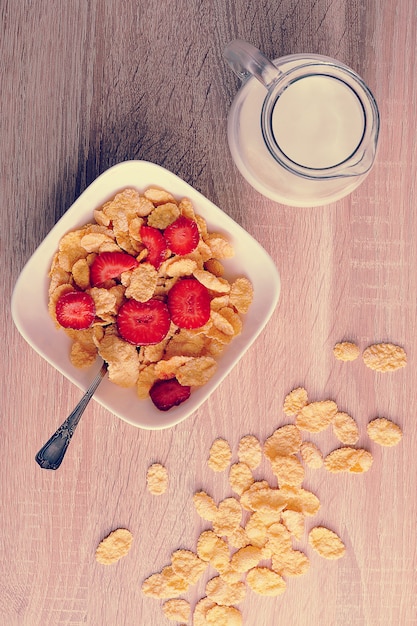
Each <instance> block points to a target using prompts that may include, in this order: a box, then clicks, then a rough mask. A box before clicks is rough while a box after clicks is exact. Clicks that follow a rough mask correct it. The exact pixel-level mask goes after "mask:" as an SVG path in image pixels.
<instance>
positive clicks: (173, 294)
mask: <svg viewBox="0 0 417 626" xmlns="http://www.w3.org/2000/svg"><path fill="white" fill-rule="evenodd" d="M210 301H211V298H210V294H209V291H208V289H207V287H205V286H204V285H202V284H201V283H200V282H199V281H198V280H196V279H195V278H183V279H181V280H179V281H178V282H176V283H175V285H174V286H173V287H171V289H170V290H169V292H168V309H169V312H170V315H171V319H172V321H173V322H174V324H176V325H177V326H179V327H180V328H200V326H204V324H205V323H206V322H208V320H209V318H210Z"/></svg>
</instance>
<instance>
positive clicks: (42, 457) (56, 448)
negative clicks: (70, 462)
mask: <svg viewBox="0 0 417 626" xmlns="http://www.w3.org/2000/svg"><path fill="white" fill-rule="evenodd" d="M106 372H107V363H103V365H102V366H101V369H100V371H99V372H98V374H97V376H96V377H95V378H94V380H93V382H92V383H91V385H90V386H89V388H88V389H87V391H86V392H85V394H84V395H83V397H82V398H81V400H80V401H79V403H78V404H77V406H76V407H75V409H74V410H73V411H72V413H70V414H69V415H68V417H67V419H66V420H65V422H64V423H63V424H61V426H60V427H59V428H58V430H57V431H56V432H55V433H54V434H53V435H52V437H51V438H50V439H49V440H48V441H47V442H46V443H45V445H44V446H43V447H42V448H41V449H40V450H39V452H38V453H37V455H36V456H35V460H36V462H37V463H39V465H40V466H41V467H42V468H43V469H51V470H56V469H58V467H59V466H60V465H61V463H62V461H63V458H64V456H65V453H66V451H67V448H68V446H69V444H70V441H71V438H72V436H73V434H74V431H75V429H76V428H77V426H78V422H79V421H80V419H81V416H82V414H83V413H84V409H85V408H86V406H87V404H88V403H89V402H90V400H91V398H92V397H93V394H94V392H95V390H96V389H97V387H98V386H99V384H100V382H101V381H102V380H103V377H104V375H105V373H106Z"/></svg>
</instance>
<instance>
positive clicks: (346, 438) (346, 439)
mask: <svg viewBox="0 0 417 626" xmlns="http://www.w3.org/2000/svg"><path fill="white" fill-rule="evenodd" d="M332 426H333V432H334V434H335V435H336V437H337V438H338V439H339V441H340V442H341V443H344V444H347V445H354V444H355V443H356V442H357V441H358V439H359V428H358V425H357V423H356V421H355V420H354V419H353V417H351V416H350V415H348V414H347V413H344V412H343V411H338V412H337V413H336V415H335V416H334V418H333V421H332Z"/></svg>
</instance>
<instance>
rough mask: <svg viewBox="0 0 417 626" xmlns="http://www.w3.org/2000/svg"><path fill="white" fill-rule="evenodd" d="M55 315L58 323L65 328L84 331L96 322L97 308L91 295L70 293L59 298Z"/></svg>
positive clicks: (79, 292)
mask: <svg viewBox="0 0 417 626" xmlns="http://www.w3.org/2000/svg"><path fill="white" fill-rule="evenodd" d="M55 313H56V319H57V320H58V323H59V324H60V325H61V326H63V327H64V328H73V329H75V330H84V329H85V328H89V327H90V326H91V324H92V323H93V322H94V318H95V316H96V307H95V304H94V300H93V298H92V297H91V296H90V294H88V293H85V292H84V291H70V292H68V293H64V294H63V295H62V296H60V297H59V298H58V301H57V303H56V308H55Z"/></svg>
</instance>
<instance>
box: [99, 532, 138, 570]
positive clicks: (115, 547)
mask: <svg viewBox="0 0 417 626" xmlns="http://www.w3.org/2000/svg"><path fill="white" fill-rule="evenodd" d="M132 541H133V535H132V533H131V532H130V530H127V529H126V528H117V529H116V530H113V531H112V532H111V533H110V534H109V535H107V537H105V538H104V539H103V540H102V541H101V542H100V543H99V545H98V546H97V549H96V561H98V563H102V564H103V565H111V564H112V563H116V561H118V560H119V559H121V558H122V557H124V556H126V554H127V553H128V552H129V550H130V548H131V546H132Z"/></svg>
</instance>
